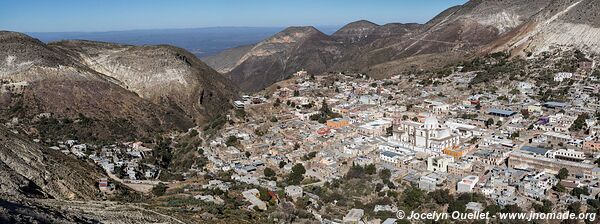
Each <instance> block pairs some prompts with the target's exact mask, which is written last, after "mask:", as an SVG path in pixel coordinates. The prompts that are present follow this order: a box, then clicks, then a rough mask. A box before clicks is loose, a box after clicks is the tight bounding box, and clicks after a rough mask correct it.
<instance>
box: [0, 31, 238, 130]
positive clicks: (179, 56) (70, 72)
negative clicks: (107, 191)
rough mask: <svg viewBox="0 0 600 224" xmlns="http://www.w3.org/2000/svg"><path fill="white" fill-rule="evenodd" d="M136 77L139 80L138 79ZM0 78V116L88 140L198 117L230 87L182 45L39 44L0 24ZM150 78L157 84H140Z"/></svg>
mask: <svg viewBox="0 0 600 224" xmlns="http://www.w3.org/2000/svg"><path fill="white" fill-rule="evenodd" d="M94 49H96V51H94ZM109 49H110V50H109ZM107 52H112V54H111V53H107ZM116 52H120V53H116ZM162 57H165V58H164V59H161V58H162ZM90 59H91V60H96V61H98V62H97V63H91V61H90ZM102 59H110V60H113V59H114V60H115V62H112V63H111V62H107V61H102ZM116 61H119V62H116ZM178 66H182V67H181V68H179V69H176V68H177V67H178ZM158 67H164V69H159V68H158ZM132 71H137V72H132ZM103 72H106V73H108V74H104V73H103ZM170 77H173V79H171V78H170ZM142 79H143V80H145V82H146V83H145V84H140V83H139V82H140V80H142ZM0 80H2V91H1V93H2V94H1V97H0V105H1V106H2V110H0V117H2V118H3V119H5V120H8V119H12V118H24V120H27V121H32V122H33V124H32V126H34V127H35V129H33V130H31V133H33V134H35V133H45V134H48V135H74V136H72V137H78V138H81V139H87V140H110V139H114V138H133V137H140V136H149V135H153V133H155V132H157V131H160V130H165V131H166V130H172V129H186V128H189V127H191V126H194V125H195V123H194V120H195V119H196V122H201V121H203V120H205V119H206V118H207V117H209V116H212V115H214V114H218V113H219V112H220V111H223V110H224V109H226V107H227V105H228V104H223V103H222V102H223V100H225V101H226V100H227V99H226V98H224V97H229V96H232V95H234V94H235V92H234V91H235V87H232V86H231V85H230V84H229V82H228V81H227V80H226V79H224V78H223V77H221V75H220V74H218V73H217V72H215V71H214V70H212V69H210V68H209V67H208V66H206V65H205V64H203V63H202V62H200V61H199V60H198V59H196V58H195V57H194V56H193V55H191V54H190V53H188V52H185V51H183V50H181V49H173V48H171V47H166V46H147V47H132V46H127V45H115V44H107V43H96V42H85V41H83V42H77V41H76V42H59V43H53V44H45V43H43V42H41V41H39V40H37V39H33V38H31V37H29V36H27V35H24V34H21V33H15V32H8V31H2V32H0ZM173 83H180V85H176V84H173ZM129 85H130V86H129ZM156 86H164V88H158V89H157V91H154V90H151V91H144V88H153V87H156ZM182 86H183V87H185V88H183V87H182ZM128 88H130V89H132V90H130V89H128ZM172 88H182V89H177V90H174V89H172ZM136 91H137V92H136ZM148 92H156V95H152V94H147V93H148ZM169 94H174V95H172V96H170V95H169ZM159 101H160V102H159ZM192 101H193V102H197V103H193V102H192ZM217 101H219V103H216V102H217ZM185 103H189V105H182V104H185Z"/></svg>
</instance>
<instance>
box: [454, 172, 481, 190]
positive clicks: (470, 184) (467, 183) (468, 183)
mask: <svg viewBox="0 0 600 224" xmlns="http://www.w3.org/2000/svg"><path fill="white" fill-rule="evenodd" d="M477 182H479V177H478V176H466V177H465V178H463V179H462V180H461V181H459V182H458V183H457V184H456V191H457V192H472V191H473V188H475V185H477Z"/></svg>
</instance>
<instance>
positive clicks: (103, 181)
mask: <svg viewBox="0 0 600 224" xmlns="http://www.w3.org/2000/svg"><path fill="white" fill-rule="evenodd" d="M98 188H100V191H102V192H105V191H108V178H106V177H102V178H100V181H98Z"/></svg>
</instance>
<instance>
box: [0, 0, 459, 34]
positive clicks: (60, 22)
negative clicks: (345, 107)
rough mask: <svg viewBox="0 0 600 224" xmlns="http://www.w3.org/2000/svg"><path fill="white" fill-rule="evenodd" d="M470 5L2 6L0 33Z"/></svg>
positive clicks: (33, 0) (330, 0)
mask: <svg viewBox="0 0 600 224" xmlns="http://www.w3.org/2000/svg"><path fill="white" fill-rule="evenodd" d="M466 1H467V0H212V1H208V0H51V1H50V0H0V30H11V31H18V32H97V31H115V30H139V29H172V28H175V29H176V28H198V27H222V26H247V27H286V26H301V25H312V26H327V25H343V24H347V23H349V22H352V21H356V20H360V19H366V20H369V21H372V22H375V23H378V24H385V23H389V22H402V23H408V22H418V23H424V22H427V21H428V20H429V19H431V18H432V17H433V16H435V15H437V14H438V13H440V12H441V11H443V10H445V9H447V8H449V7H451V6H454V5H460V4H464V3H465V2H466Z"/></svg>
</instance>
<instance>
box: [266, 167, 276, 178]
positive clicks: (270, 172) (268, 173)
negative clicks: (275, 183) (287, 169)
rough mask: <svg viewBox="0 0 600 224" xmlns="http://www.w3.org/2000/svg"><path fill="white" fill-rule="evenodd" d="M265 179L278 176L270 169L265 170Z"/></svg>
mask: <svg viewBox="0 0 600 224" xmlns="http://www.w3.org/2000/svg"><path fill="white" fill-rule="evenodd" d="M264 174H265V177H274V176H275V175H276V173H275V171H274V170H273V169H271V168H269V167H267V168H265V170H264Z"/></svg>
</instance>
